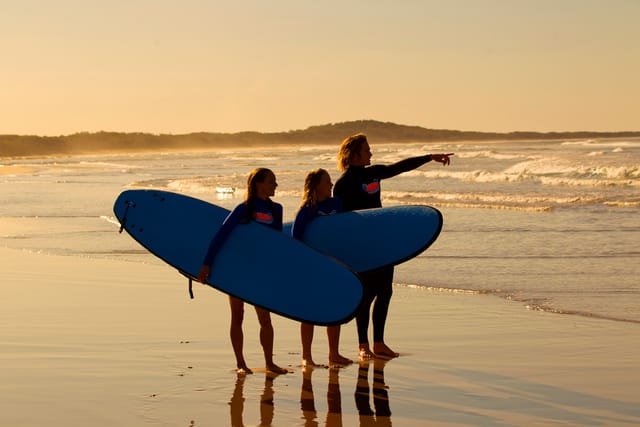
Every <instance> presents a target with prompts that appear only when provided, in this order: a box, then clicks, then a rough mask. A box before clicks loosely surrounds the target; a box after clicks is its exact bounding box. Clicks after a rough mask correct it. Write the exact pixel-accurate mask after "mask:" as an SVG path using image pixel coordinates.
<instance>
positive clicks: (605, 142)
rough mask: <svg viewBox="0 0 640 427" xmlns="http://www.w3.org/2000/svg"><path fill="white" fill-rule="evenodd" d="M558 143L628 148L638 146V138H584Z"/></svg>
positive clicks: (639, 146)
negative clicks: (630, 139) (631, 139)
mask: <svg viewBox="0 0 640 427" xmlns="http://www.w3.org/2000/svg"><path fill="white" fill-rule="evenodd" d="M560 145H568V146H572V145H573V146H576V145H577V146H585V147H594V146H597V147H629V148H640V140H635V141H629V140H624V139H621V140H616V139H585V140H580V141H565V142H563V143H561V144H560Z"/></svg>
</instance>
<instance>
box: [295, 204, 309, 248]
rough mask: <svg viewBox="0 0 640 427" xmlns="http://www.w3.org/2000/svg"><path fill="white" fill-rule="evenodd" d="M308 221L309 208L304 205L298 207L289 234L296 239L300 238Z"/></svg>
mask: <svg viewBox="0 0 640 427" xmlns="http://www.w3.org/2000/svg"><path fill="white" fill-rule="evenodd" d="M310 221H311V212H310V209H309V208H308V207H306V206H304V207H302V208H300V210H299V211H298V213H297V214H296V219H294V220H293V225H292V226H291V236H292V237H293V238H294V239H296V240H302V236H304V232H305V230H306V229H307V224H309V222H310Z"/></svg>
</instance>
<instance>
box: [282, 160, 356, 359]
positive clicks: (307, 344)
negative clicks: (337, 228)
mask: <svg viewBox="0 0 640 427" xmlns="http://www.w3.org/2000/svg"><path fill="white" fill-rule="evenodd" d="M332 188H333V183H332V182H331V176H329V172H327V171H326V170H324V169H314V170H312V171H311V172H309V173H308V174H307V177H306V178H305V181H304V195H303V197H302V204H301V205H300V209H299V210H298V213H297V214H296V218H295V220H294V221H293V226H292V227H291V235H292V236H293V238H294V239H297V240H302V237H303V236H304V232H305V230H306V227H307V225H308V224H309V223H310V222H311V221H313V219H314V218H317V217H318V216H324V215H333V214H336V213H338V212H341V211H342V203H341V202H340V199H338V198H335V197H331V189H332ZM300 338H301V340H302V366H303V367H305V366H317V365H316V363H315V362H314V361H313V357H312V356H311V343H312V342H313V324H311V323H305V322H302V323H301V324H300ZM327 338H328V341H329V365H331V366H334V365H348V364H350V363H353V360H351V359H348V358H346V357H344V356H342V355H340V353H339V349H338V347H339V342H340V325H335V326H327Z"/></svg>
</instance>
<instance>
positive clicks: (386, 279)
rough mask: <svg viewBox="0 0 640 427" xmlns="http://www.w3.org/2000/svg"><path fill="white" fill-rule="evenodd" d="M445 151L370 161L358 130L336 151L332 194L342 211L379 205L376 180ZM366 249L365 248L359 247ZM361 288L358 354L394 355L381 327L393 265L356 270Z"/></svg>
mask: <svg viewBox="0 0 640 427" xmlns="http://www.w3.org/2000/svg"><path fill="white" fill-rule="evenodd" d="M452 155H453V153H449V154H427V155H424V156H418V157H411V158H408V159H405V160H401V161H399V162H397V163H394V164H391V165H373V166H370V165H371V156H372V154H371V148H370V146H369V142H368V141H367V136H366V135H365V134H363V133H359V134H356V135H353V136H350V137H348V138H346V139H345V140H344V141H342V144H341V146H340V151H339V152H338V169H339V170H341V171H342V172H343V174H342V176H340V178H338V180H337V181H336V185H335V188H334V195H335V196H336V197H338V198H339V199H340V200H341V201H342V207H343V209H344V210H345V211H352V210H357V209H371V208H379V207H382V203H381V200H380V181H381V180H383V179H386V178H391V177H394V176H396V175H399V174H401V173H402V172H407V171H410V170H413V169H416V168H418V167H420V166H422V165H424V164H425V163H427V162H429V161H431V160H434V161H436V162H440V163H442V164H443V165H445V166H446V165H448V164H449V163H450V160H449V156H452ZM361 250H366V248H361ZM360 279H361V281H362V285H363V288H364V297H363V300H362V305H361V306H360V311H359V313H358V314H357V315H356V327H357V330H358V342H359V356H360V358H361V359H370V358H372V357H375V356H376V355H378V356H381V357H397V356H398V353H396V352H395V351H393V350H391V349H390V348H389V347H388V346H387V345H386V344H385V341H384V327H385V323H386V321H387V313H388V310H389V302H390V300H391V295H392V293H393V288H392V282H393V266H391V267H383V268H379V269H376V270H371V271H368V272H364V273H360ZM374 300H375V304H374V306H373V314H372V321H373V351H372V350H371V349H370V347H369V339H368V329H369V312H370V310H371V304H372V303H373V301H374Z"/></svg>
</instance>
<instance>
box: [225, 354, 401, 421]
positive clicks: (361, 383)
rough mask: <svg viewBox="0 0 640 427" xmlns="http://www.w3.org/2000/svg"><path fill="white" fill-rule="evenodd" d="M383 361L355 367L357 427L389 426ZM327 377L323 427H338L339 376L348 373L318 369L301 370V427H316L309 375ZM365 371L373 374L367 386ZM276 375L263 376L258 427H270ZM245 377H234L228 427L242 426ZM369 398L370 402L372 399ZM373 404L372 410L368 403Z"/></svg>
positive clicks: (315, 414) (340, 415)
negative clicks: (314, 374) (323, 375)
mask: <svg viewBox="0 0 640 427" xmlns="http://www.w3.org/2000/svg"><path fill="white" fill-rule="evenodd" d="M385 364H386V361H385V360H380V359H373V360H366V361H362V362H360V364H359V367H358V370H357V379H356V389H355V404H356V408H357V410H358V414H359V420H360V426H361V427H362V426H367V427H368V426H376V427H380V426H385V427H390V426H391V409H390V406H389V394H388V390H387V389H388V387H387V385H386V384H385V382H384V367H385ZM316 371H318V372H317V373H316V375H318V374H324V373H325V372H327V373H328V375H329V378H328V383H327V415H326V418H325V423H324V426H325V427H342V395H341V393H340V381H339V376H340V374H343V375H344V373H345V372H348V370H345V369H341V368H329V369H319V368H313V367H305V368H303V369H302V386H301V390H300V409H301V411H302V420H303V422H304V424H303V425H304V426H305V427H317V426H319V425H320V423H319V422H318V412H317V410H316V401H315V396H314V391H313V382H312V375H313V373H314V372H316ZM369 371H373V375H372V383H371V385H370V383H369ZM277 376H278V375H277V374H273V373H270V372H267V374H266V375H265V380H264V389H263V391H262V394H261V396H260V424H259V425H260V426H270V425H271V424H272V423H273V418H274V414H275V406H274V401H273V398H274V388H273V382H274V379H275V378H276V377H277ZM245 378H246V375H242V374H240V375H238V377H237V379H236V383H235V387H234V390H233V393H232V395H231V400H230V401H229V405H230V409H231V426H233V427H241V426H244V421H243V410H244V401H245V399H244V395H243V390H244V381H245ZM372 397H373V399H372ZM372 400H373V408H372V406H371V401H372Z"/></svg>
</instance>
